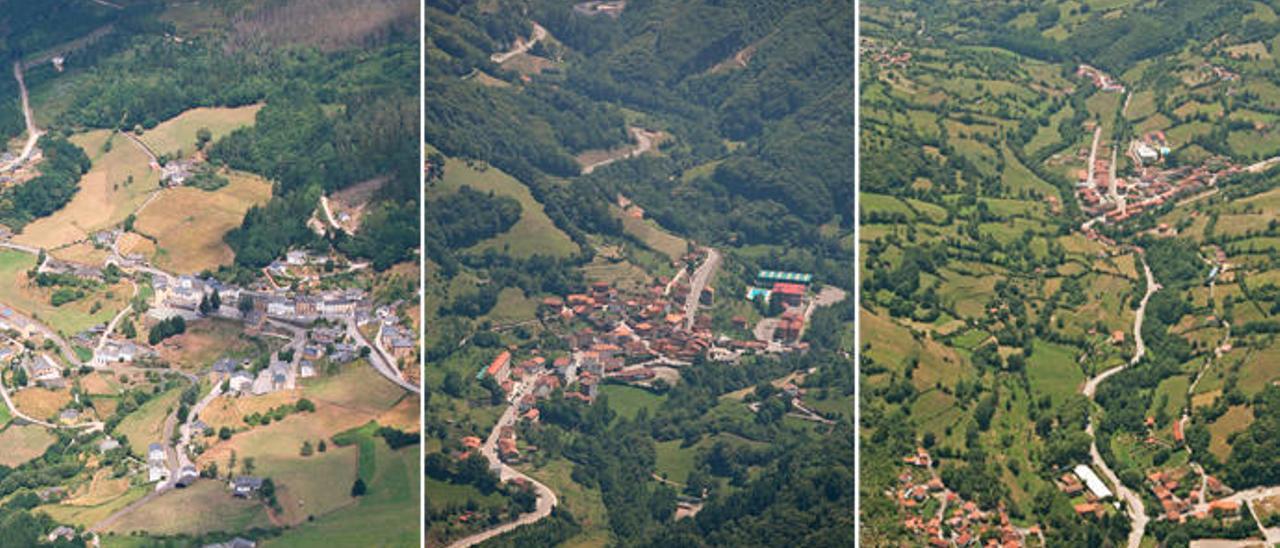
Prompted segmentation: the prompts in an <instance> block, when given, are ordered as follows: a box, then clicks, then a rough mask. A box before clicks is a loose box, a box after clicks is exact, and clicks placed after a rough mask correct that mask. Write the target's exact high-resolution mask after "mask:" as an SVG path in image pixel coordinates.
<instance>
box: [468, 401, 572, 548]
mask: <svg viewBox="0 0 1280 548" xmlns="http://www.w3.org/2000/svg"><path fill="white" fill-rule="evenodd" d="M524 386H525V385H524V383H521V384H519V385H517V387H516V389H515V390H514V391H513V392H512V398H511V401H512V403H511V405H510V407H507V410H506V411H505V412H503V413H502V417H501V418H499V419H498V423H497V424H495V425H494V426H493V430H492V431H491V432H489V437H488V438H487V439H485V441H484V445H482V446H481V447H480V454H481V455H483V456H484V458H485V459H487V460H488V461H489V467H490V468H491V469H496V470H497V471H498V477H499V479H501V481H504V482H505V481H511V480H513V479H517V478H518V479H522V480H524V481H527V482H529V485H531V486H533V490H534V492H535V493H536V494H537V495H538V502H537V506H536V507H535V508H534V510H533V511H532V512H529V513H527V514H520V517H518V518H516V519H515V521H509V522H507V523H503V524H501V525H498V526H495V527H493V528H490V529H486V530H484V531H481V532H479V533H476V534H474V535H471V536H469V537H466V538H463V539H461V540H457V541H454V542H453V543H452V544H450V545H449V548H467V547H468V546H474V545H476V544H480V543H481V542H484V541H486V540H489V539H491V538H493V537H496V536H498V535H501V534H503V533H506V532H507V531H511V530H513V529H515V528H517V527H520V526H521V525H528V524H530V523H534V522H536V521H538V520H540V519H542V518H545V517H547V516H549V515H551V509H552V508H554V507H555V506H556V504H558V500H557V499H556V494H555V492H553V491H552V490H551V489H550V488H549V487H547V486H546V485H543V484H542V483H541V482H539V481H538V480H535V479H533V478H531V477H529V476H527V475H525V474H524V473H523V472H521V471H519V470H516V469H515V468H512V467H510V466H507V464H506V463H504V462H502V460H501V459H499V458H498V434H499V433H500V432H501V430H502V427H503V426H512V425H514V424H515V422H516V420H517V417H518V411H519V407H518V403H516V402H519V401H520V397H521V396H522V395H523V392H524Z"/></svg>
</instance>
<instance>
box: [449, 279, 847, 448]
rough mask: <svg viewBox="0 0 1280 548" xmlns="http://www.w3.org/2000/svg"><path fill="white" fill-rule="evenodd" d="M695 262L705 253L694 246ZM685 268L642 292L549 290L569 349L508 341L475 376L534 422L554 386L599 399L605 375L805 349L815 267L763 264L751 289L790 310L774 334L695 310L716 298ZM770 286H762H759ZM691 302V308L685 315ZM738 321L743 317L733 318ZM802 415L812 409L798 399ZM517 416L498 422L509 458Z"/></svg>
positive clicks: (634, 377)
mask: <svg viewBox="0 0 1280 548" xmlns="http://www.w3.org/2000/svg"><path fill="white" fill-rule="evenodd" d="M686 259H687V260H688V261H689V262H690V263H695V262H699V261H705V260H707V257H706V256H705V255H700V254H693V255H691V256H689V257H686ZM684 280H685V277H684V276H683V272H681V274H680V275H678V276H677V277H676V278H674V279H666V278H660V279H658V280H657V283H656V284H654V285H652V286H650V287H648V288H646V289H644V290H642V291H638V292H624V291H621V290H619V289H618V288H617V287H614V286H613V285H611V284H609V283H607V282H597V283H594V284H592V285H591V286H590V288H589V290H588V291H587V292H586V293H575V294H571V295H567V296H565V297H563V298H561V297H547V298H546V299H544V300H543V301H542V303H541V310H540V315H541V316H542V318H543V321H544V323H545V324H546V325H551V326H555V327H557V328H560V329H561V332H562V333H564V335H563V338H564V339H565V340H566V342H567V343H568V347H569V351H568V352H567V353H564V354H561V355H550V354H544V353H543V352H541V351H540V350H536V349H535V350H533V351H532V352H530V353H529V355H528V356H525V357H521V358H518V357H517V356H516V355H515V354H513V352H514V351H516V349H515V348H511V349H508V350H504V351H502V352H501V353H500V354H498V356H497V357H495V358H494V359H493V360H492V361H491V362H489V363H488V364H486V366H485V367H483V368H481V369H480V370H479V371H478V372H477V374H476V378H477V379H480V380H484V379H486V378H490V379H492V380H493V381H494V382H495V383H496V384H497V385H498V386H499V387H500V388H501V390H502V391H503V393H505V394H506V395H507V398H508V401H510V402H511V403H512V405H513V406H515V407H516V413H517V414H518V416H519V418H521V419H523V420H528V421H531V422H536V421H538V419H539V411H538V408H537V407H536V405H537V402H538V400H540V399H544V398H548V397H550V396H551V395H552V394H553V393H555V392H557V391H562V393H563V394H564V397H566V398H569V399H576V400H579V401H582V402H585V403H592V402H594V401H595V399H596V397H597V395H598V393H599V387H600V384H601V383H603V382H606V381H607V382H615V383H624V384H632V385H636V386H641V387H647V388H652V387H655V386H657V385H658V383H665V384H666V385H668V386H669V385H672V384H675V383H676V382H678V380H679V370H678V368H680V367H686V366H690V365H691V364H692V363H693V361H694V360H695V359H697V358H698V357H700V356H705V357H707V358H709V359H713V360H721V361H734V360H737V359H739V358H740V357H741V356H743V355H744V354H747V353H757V352H792V351H803V350H804V349H806V348H807V345H806V344H805V343H803V342H800V341H799V339H800V335H801V333H802V332H803V329H804V323H805V319H806V316H805V315H804V313H803V312H802V310H803V309H804V307H805V306H808V305H811V298H810V295H809V286H810V284H811V283H812V276H811V275H809V274H800V273H792V272H778V271H762V272H760V273H759V274H758V276H757V277H756V280H755V283H756V284H757V285H763V286H765V287H768V288H770V289H760V288H753V292H752V293H751V295H750V297H751V298H756V297H757V296H758V295H762V296H763V298H766V299H779V300H781V301H782V302H783V303H784V307H785V312H784V313H783V315H782V316H783V318H782V319H781V320H780V324H781V327H780V328H779V329H776V330H774V331H773V336H774V337H775V338H776V340H773V341H761V340H737V339H733V338H730V337H728V336H724V335H720V336H717V335H715V334H713V332H712V327H711V317H710V316H709V315H707V314H701V315H699V314H696V311H697V309H698V307H699V306H710V305H712V304H713V303H714V299H715V293H716V292H715V289H714V288H712V287H703V288H701V290H697V289H694V288H693V287H692V286H691V284H690V283H689V282H687V281H684ZM761 292H763V293H761ZM689 310H693V311H695V313H694V318H692V319H690V318H689V317H688V313H689V312H688V311H689ZM734 322H735V323H736V324H737V326H738V327H745V326H746V320H745V319H743V318H735V319H734ZM790 388H791V391H790V392H786V394H788V395H789V397H790V398H792V400H793V401H795V402H796V403H799V398H800V397H801V394H800V393H799V389H798V388H796V387H794V385H792V386H791V387H790ZM797 409H799V410H800V412H802V413H803V414H804V416H803V417H802V418H809V417H810V415H812V417H815V419H814V420H820V421H825V420H826V419H823V418H821V417H819V416H818V415H816V414H815V413H813V412H812V411H809V410H808V409H806V408H804V407H802V406H797ZM515 435H516V430H515V428H514V427H513V426H512V425H509V424H508V425H499V428H498V439H497V444H498V445H497V451H498V454H499V456H500V457H501V458H502V459H503V460H504V461H508V462H510V461H515V460H518V459H519V458H520V452H519V450H518V447H517V444H516V439H515ZM462 441H463V445H464V447H467V448H469V449H475V448H477V447H479V446H480V441H479V438H474V439H464V440H462Z"/></svg>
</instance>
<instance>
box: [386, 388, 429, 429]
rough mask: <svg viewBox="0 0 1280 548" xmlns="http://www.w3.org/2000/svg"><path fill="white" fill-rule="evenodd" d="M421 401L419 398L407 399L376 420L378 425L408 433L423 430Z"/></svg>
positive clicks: (411, 397)
mask: <svg viewBox="0 0 1280 548" xmlns="http://www.w3.org/2000/svg"><path fill="white" fill-rule="evenodd" d="M420 403H421V402H420V401H419V399H418V397H417V396H410V397H408V398H405V399H404V400H402V401H401V402H400V403H398V404H396V406H395V407H392V408H391V409H390V410H389V411H387V412H386V413H383V414H381V415H379V416H378V418H377V419H376V420H377V421H378V424H381V425H383V426H390V427H392V428H398V429H400V430H404V431H406V432H417V431H418V430H419V429H421V428H422V421H421V419H420V418H419V417H418V412H419V409H418V407H419V404H420Z"/></svg>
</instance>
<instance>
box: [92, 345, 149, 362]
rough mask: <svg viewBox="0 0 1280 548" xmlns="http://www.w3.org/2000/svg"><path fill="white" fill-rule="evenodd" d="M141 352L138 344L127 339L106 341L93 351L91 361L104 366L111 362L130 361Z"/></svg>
mask: <svg viewBox="0 0 1280 548" xmlns="http://www.w3.org/2000/svg"><path fill="white" fill-rule="evenodd" d="M142 352H143V351H142V349H140V348H139V347H138V345H136V344H133V343H132V342H129V341H107V343H106V344H104V345H102V349H101V350H99V351H98V352H95V353H94V355H93V363H94V365H96V366H98V367H105V366H107V365H110V364H113V363H125V362H131V361H133V360H135V359H137V358H138V356H139V355H140V354H141V353H142Z"/></svg>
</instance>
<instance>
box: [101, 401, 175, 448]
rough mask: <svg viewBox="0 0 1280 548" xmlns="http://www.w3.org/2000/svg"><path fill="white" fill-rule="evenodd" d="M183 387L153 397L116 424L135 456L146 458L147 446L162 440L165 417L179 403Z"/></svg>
mask: <svg viewBox="0 0 1280 548" xmlns="http://www.w3.org/2000/svg"><path fill="white" fill-rule="evenodd" d="M181 396H182V389H180V388H175V389H173V390H170V391H168V392H165V393H163V394H160V395H158V396H155V397H152V398H151V399H150V400H147V402H146V403H144V404H142V406H141V407H139V408H138V410H137V411H134V412H133V413H130V414H129V416H127V417H125V418H124V420H122V421H120V424H119V425H117V426H116V428H115V433H116V435H117V436H125V437H127V438H128V440H129V451H130V452H131V453H133V454H134V455H135V456H138V457H140V458H146V456H147V446H148V445H150V444H152V443H155V442H158V441H161V440H162V439H163V436H164V434H163V433H162V432H161V429H163V427H164V420H165V417H166V416H168V414H169V412H170V411H171V410H172V409H175V408H176V406H177V405H178V398H179V397H181Z"/></svg>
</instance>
